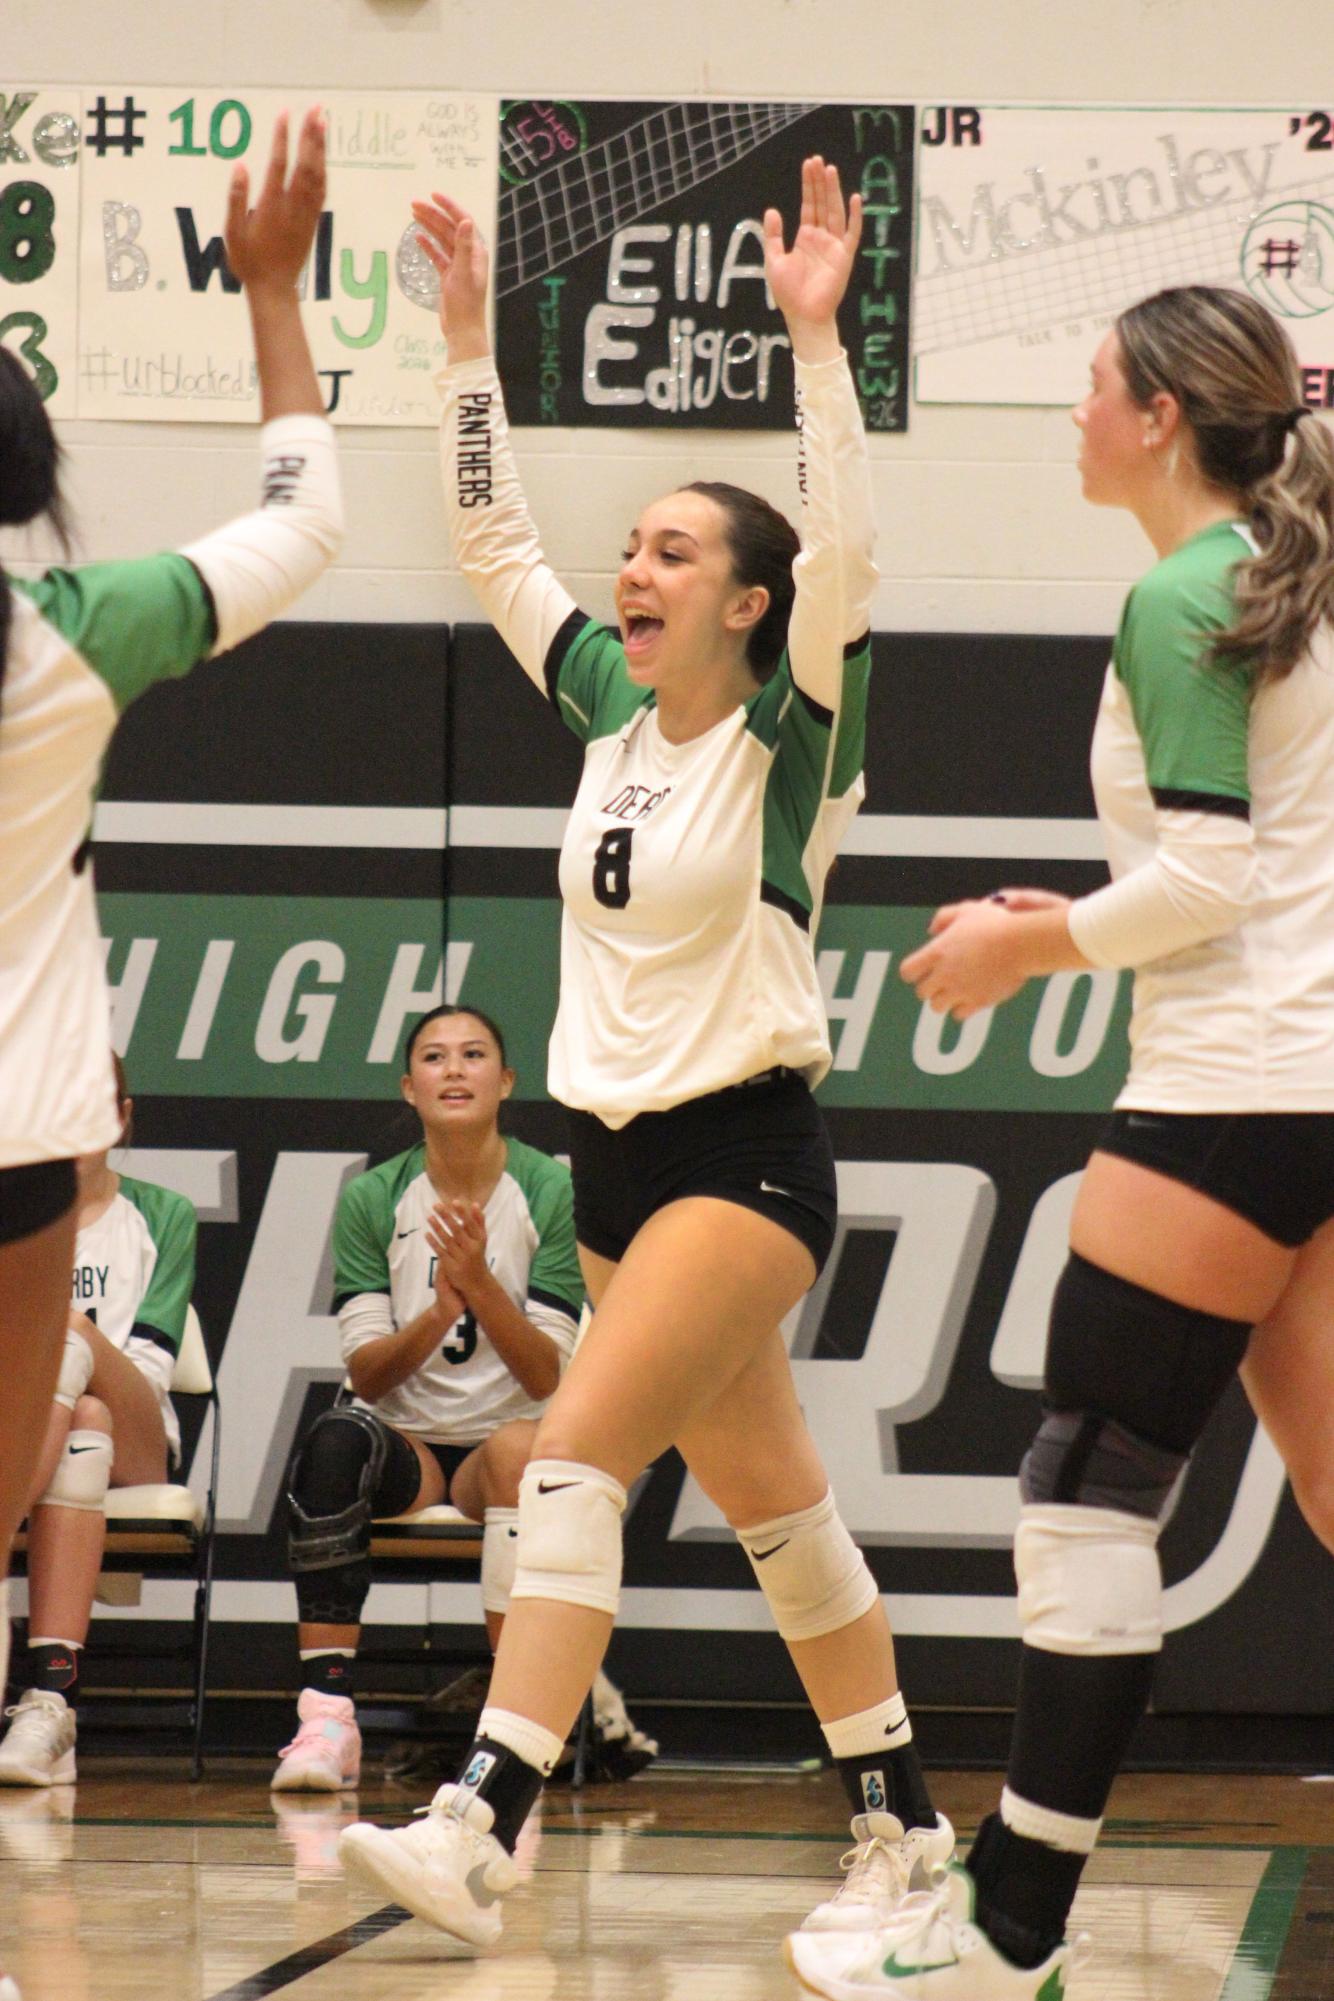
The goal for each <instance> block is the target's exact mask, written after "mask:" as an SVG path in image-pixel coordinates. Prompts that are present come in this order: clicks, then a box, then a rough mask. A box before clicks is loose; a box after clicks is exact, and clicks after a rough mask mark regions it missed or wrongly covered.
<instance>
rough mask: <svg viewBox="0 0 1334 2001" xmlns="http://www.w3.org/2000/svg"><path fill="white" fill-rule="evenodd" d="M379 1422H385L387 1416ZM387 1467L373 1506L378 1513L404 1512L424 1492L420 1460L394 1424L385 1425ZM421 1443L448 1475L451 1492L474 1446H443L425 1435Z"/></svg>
mask: <svg viewBox="0 0 1334 2001" xmlns="http://www.w3.org/2000/svg"><path fill="white" fill-rule="evenodd" d="M380 1422H381V1423H382V1424H384V1419H383V1418H381V1420H380ZM384 1429H385V1461H384V1469H383V1471H382V1472H381V1474H380V1478H379V1481H378V1482H377V1484H376V1488H375V1493H374V1496H373V1497H372V1503H371V1505H372V1506H373V1507H374V1509H375V1512H376V1514H377V1515H401V1514H404V1513H405V1512H406V1511H407V1509H409V1508H410V1507H411V1506H412V1504H413V1502H414V1501H415V1500H416V1498H417V1496H418V1494H419V1493H420V1491H421V1483H422V1469H421V1461H420V1459H418V1457H417V1455H416V1453H415V1452H414V1451H413V1449H412V1446H411V1444H410V1443H409V1441H408V1438H407V1434H406V1433H405V1432H402V1431H395V1430H394V1427H393V1426H392V1425H391V1424H385V1425H384ZM420 1443H421V1444H422V1445H424V1446H425V1447H426V1450H427V1451H428V1452H429V1453H430V1454H431V1457H432V1458H433V1459H434V1460H435V1462H436V1465H437V1466H438V1467H439V1468H440V1471H441V1472H442V1473H443V1474H444V1476H445V1493H446V1494H448V1493H449V1488H450V1483H451V1481H452V1480H453V1478H454V1475H455V1474H456V1473H457V1472H458V1470H459V1467H460V1466H461V1465H462V1464H463V1462H464V1460H465V1459H466V1458H467V1457H468V1454H469V1453H470V1452H475V1451H476V1450H477V1447H476V1446H475V1445H440V1444H437V1442H436V1441H435V1440H434V1439H432V1438H423V1439H422V1440H420Z"/></svg>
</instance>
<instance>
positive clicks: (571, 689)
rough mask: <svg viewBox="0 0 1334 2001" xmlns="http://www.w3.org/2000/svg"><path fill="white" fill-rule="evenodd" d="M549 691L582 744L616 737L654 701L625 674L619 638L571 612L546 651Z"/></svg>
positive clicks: (606, 627) (578, 612)
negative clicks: (606, 737)
mask: <svg viewBox="0 0 1334 2001" xmlns="http://www.w3.org/2000/svg"><path fill="white" fill-rule="evenodd" d="M545 674H546V684H547V693H548V695H549V696H550V697H551V700H552V702H553V703H554V704H555V707H556V711H557V713H558V714H559V716H560V718H561V720H562V722H564V723H565V725H566V726H567V728H569V729H571V730H573V732H574V734H575V735H576V736H577V737H578V739H579V741H580V743H594V742H596V740H597V739H598V738H599V737H604V736H614V735H615V734H616V732H617V730H619V729H623V728H624V726H625V725H626V723H628V722H629V721H630V719H631V718H632V717H633V716H634V715H636V714H637V713H638V711H639V710H640V709H642V708H643V707H644V705H645V703H646V702H648V701H650V700H651V699H652V697H651V694H650V691H649V690H648V689H647V688H636V686H635V685H634V683H633V681H631V679H630V677H629V676H628V674H627V673H626V671H625V649H624V647H623V646H622V645H621V639H620V634H619V633H617V632H614V631H613V630H612V628H611V627H610V626H608V625H598V624H597V623H596V622H595V621H594V620H593V619H591V618H589V616H588V614H587V613H586V612H582V611H572V612H571V613H570V615H569V617H568V618H567V619H566V620H565V623H564V624H563V625H562V626H561V628H560V630H559V631H558V632H557V634H556V636H555V638H554V639H553V640H552V642H551V645H550V647H549V648H548V650H547V657H546V663H545Z"/></svg>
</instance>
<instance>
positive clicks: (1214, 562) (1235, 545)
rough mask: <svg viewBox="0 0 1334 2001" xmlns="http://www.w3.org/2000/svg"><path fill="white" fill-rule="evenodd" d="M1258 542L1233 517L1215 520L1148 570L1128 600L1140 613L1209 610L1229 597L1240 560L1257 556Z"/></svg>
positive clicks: (1159, 613) (1226, 600) (1158, 613)
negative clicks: (1200, 608) (1254, 543)
mask: <svg viewBox="0 0 1334 2001" xmlns="http://www.w3.org/2000/svg"><path fill="white" fill-rule="evenodd" d="M1254 553H1255V549H1254V545H1253V543H1252V542H1251V540H1250V539H1249V537H1248V536H1247V535H1246V534H1245V532H1244V530H1243V528H1242V526H1241V525H1240V524H1239V523H1238V522H1235V521H1215V522H1214V523H1212V525H1211V526H1210V527H1208V528H1204V529H1201V531H1200V532H1199V534H1198V535H1191V536H1188V537H1187V539H1186V540H1185V541H1184V542H1182V543H1181V544H1180V546H1179V547H1177V548H1175V549H1171V550H1169V551H1168V553H1167V555H1165V556H1163V557H1162V558H1161V559H1160V560H1159V561H1158V562H1156V563H1155V564H1154V566H1153V568H1152V569H1151V570H1149V571H1147V572H1146V573H1145V575H1144V576H1142V577H1141V578H1140V580H1139V582H1138V583H1137V584H1136V585H1135V587H1134V589H1133V590H1132V591H1131V593H1130V599H1129V603H1130V604H1131V605H1132V606H1133V607H1134V608H1135V609H1136V610H1137V611H1139V612H1141V613H1149V614H1151V615H1154V614H1157V615H1161V614H1163V613H1171V612H1173V611H1177V612H1181V611H1189V610H1191V609H1195V608H1198V607H1199V606H1201V605H1202V604H1205V605H1208V606H1209V608H1210V609H1214V608H1217V606H1218V605H1221V604H1224V603H1226V602H1228V601H1230V599H1231V596H1232V591H1233V581H1234V576H1235V572H1236V568H1237V565H1238V563H1243V562H1245V561H1246V560H1247V558H1248V557H1250V556H1252V555H1254Z"/></svg>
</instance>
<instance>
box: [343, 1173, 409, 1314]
mask: <svg viewBox="0 0 1334 2001" xmlns="http://www.w3.org/2000/svg"><path fill="white" fill-rule="evenodd" d="M393 1230H394V1195H393V1192H392V1190H391V1188H390V1185H389V1183H388V1182H387V1181H386V1179H385V1177H384V1174H383V1172H382V1170H380V1169H372V1171H371V1172H370V1173H369V1174H359V1175H358V1176H357V1177H356V1179H355V1181H349V1182H348V1184H347V1187H346V1188H345V1189H344V1190H343V1195H342V1199H341V1201H340V1202H339V1204H338V1214H337V1215H336V1217H335V1218H334V1232H333V1254H334V1312H335V1313H337V1311H338V1310H339V1308H340V1307H341V1306H342V1305H343V1304H344V1302H345V1301H346V1300H349V1299H355V1298H356V1297H357V1295H358V1294H359V1293H363V1292H384V1293H387V1292H389V1290H390V1283H389V1243H390V1240H391V1238H392V1236H393Z"/></svg>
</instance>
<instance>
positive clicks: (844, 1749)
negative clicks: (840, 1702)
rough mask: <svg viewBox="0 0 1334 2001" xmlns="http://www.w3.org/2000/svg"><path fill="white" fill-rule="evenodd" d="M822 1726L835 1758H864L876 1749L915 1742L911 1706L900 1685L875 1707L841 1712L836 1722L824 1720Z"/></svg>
mask: <svg viewBox="0 0 1334 2001" xmlns="http://www.w3.org/2000/svg"><path fill="white" fill-rule="evenodd" d="M820 1729H821V1730H822V1732H823V1733H824V1740H825V1743H826V1744H827V1745H828V1746H829V1755H830V1756H831V1757H832V1758H861V1757H866V1756H869V1754H870V1753H871V1752H873V1751H897V1750H898V1748H899V1746H900V1744H910V1743H911V1742H912V1724H911V1723H910V1722H909V1721H908V1706H907V1704H906V1703H905V1702H904V1700H903V1696H902V1694H901V1693H900V1692H899V1691H898V1690H897V1689H896V1690H895V1692H894V1694H893V1695H891V1696H890V1697H889V1698H888V1699H887V1700H886V1701H884V1702H878V1703H877V1704H876V1706H875V1708H874V1709H859V1710H858V1711H857V1712H856V1714H855V1715H853V1716H840V1717H838V1718H836V1720H835V1721H834V1722H833V1723H822V1724H821V1725H820Z"/></svg>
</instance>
